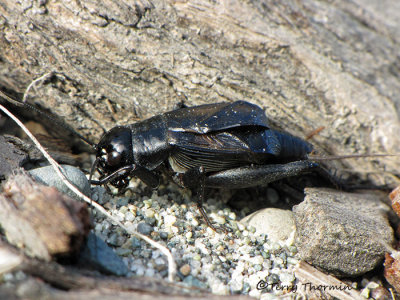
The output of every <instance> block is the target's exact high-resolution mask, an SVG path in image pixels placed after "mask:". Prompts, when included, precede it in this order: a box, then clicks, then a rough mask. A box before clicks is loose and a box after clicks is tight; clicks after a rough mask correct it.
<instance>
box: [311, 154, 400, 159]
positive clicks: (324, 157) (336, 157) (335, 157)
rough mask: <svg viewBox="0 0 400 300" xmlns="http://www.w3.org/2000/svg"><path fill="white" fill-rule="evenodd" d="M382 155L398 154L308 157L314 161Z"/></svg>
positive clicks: (379, 155)
mask: <svg viewBox="0 0 400 300" xmlns="http://www.w3.org/2000/svg"><path fill="white" fill-rule="evenodd" d="M382 156H397V155H396V154H350V155H334V156H316V155H312V154H311V155H308V156H307V159H308V160H312V161H324V160H337V159H347V158H362V157H382Z"/></svg>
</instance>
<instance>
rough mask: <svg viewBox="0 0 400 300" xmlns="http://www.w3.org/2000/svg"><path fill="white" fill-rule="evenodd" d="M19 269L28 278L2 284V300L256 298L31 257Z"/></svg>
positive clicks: (239, 299)
mask: <svg viewBox="0 0 400 300" xmlns="http://www.w3.org/2000/svg"><path fill="white" fill-rule="evenodd" d="M8 248H9V247H8ZM13 252H15V251H13ZM17 270H20V271H23V272H24V273H25V274H26V278H24V279H23V280H20V281H15V282H14V283H13V284H8V285H2V286H0V298H1V299H15V298H20V299H99V297H101V298H102V299H211V300H219V299H235V300H236V299H237V300H241V299H243V300H244V299H252V298H250V297H247V296H218V295H212V294H210V293H208V292H207V291H205V290H202V289H199V288H194V287H187V286H184V285H182V284H176V283H170V282H167V281H165V280H156V279H154V278H147V277H132V278H121V277H113V276H104V275H100V274H98V273H95V272H91V271H88V270H82V269H79V268H76V267H71V266H69V267H67V266H61V265H59V264H57V263H55V262H43V261H39V260H37V259H31V258H27V257H25V258H24V259H23V260H22V261H21V262H20V263H19V265H18V267H17ZM37 278H39V279H41V280H37Z"/></svg>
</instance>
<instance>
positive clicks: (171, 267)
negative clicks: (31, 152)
mask: <svg viewBox="0 0 400 300" xmlns="http://www.w3.org/2000/svg"><path fill="white" fill-rule="evenodd" d="M0 109H1V110H2V111H3V112H4V113H5V114H6V115H8V116H9V117H10V118H11V119H12V120H13V121H14V122H15V123H17V125H18V126H19V127H21V128H22V130H23V131H24V132H25V133H26V135H27V136H28V137H29V138H30V139H31V140H32V141H33V143H34V144H35V145H36V147H37V148H38V149H39V150H40V152H42V154H43V155H44V157H45V158H46V159H47V160H48V161H49V163H50V164H51V165H52V167H53V169H54V170H55V172H56V173H57V175H58V176H59V177H60V178H61V180H62V181H63V182H64V184H65V185H66V186H67V187H68V188H69V189H70V190H72V191H73V192H74V193H75V194H76V195H77V196H78V197H79V198H81V199H82V200H84V201H85V202H86V203H88V204H89V205H91V206H92V207H94V208H95V209H96V210H97V211H99V212H100V213H101V214H103V215H104V216H105V217H107V218H108V219H110V220H111V221H112V222H114V223H115V224H117V225H118V226H120V227H121V228H123V229H124V230H125V231H126V232H128V233H129V234H131V235H134V236H136V237H138V238H140V239H142V240H144V241H146V242H147V243H149V244H150V245H152V246H153V247H155V248H157V249H158V250H160V251H161V252H162V253H163V254H164V255H165V256H166V257H167V259H168V280H169V281H171V282H172V281H173V279H174V277H175V274H176V264H175V261H174V259H173V257H172V254H171V252H170V251H169V250H168V249H167V248H166V247H164V246H163V245H161V244H159V243H157V242H156V241H153V240H152V239H150V238H149V237H147V236H145V235H143V234H140V233H139V232H137V231H134V230H131V229H129V228H127V227H126V226H125V225H124V224H122V223H121V222H120V221H118V220H117V219H116V218H115V217H113V216H112V215H111V214H110V213H109V212H108V211H107V210H106V209H105V208H104V207H103V206H101V205H100V204H98V203H96V202H95V201H93V200H92V199H90V198H89V197H87V196H85V195H84V194H82V193H81V191H79V190H78V189H77V188H76V187H75V186H74V185H73V184H72V183H71V182H70V181H69V180H68V179H67V178H66V177H65V175H64V174H63V169H62V168H61V166H60V165H59V164H58V163H57V162H56V161H55V160H54V159H53V158H52V157H51V156H50V155H49V154H48V153H47V151H46V150H45V149H44V148H43V147H42V145H41V144H40V143H39V141H38V140H37V139H36V138H35V137H34V135H33V134H32V133H31V132H30V131H29V130H28V128H26V127H25V125H24V124H22V122H21V121H20V120H18V118H17V117H15V116H14V115H13V114H12V113H11V112H10V111H8V110H7V109H6V108H5V107H4V106H3V105H1V104H0Z"/></svg>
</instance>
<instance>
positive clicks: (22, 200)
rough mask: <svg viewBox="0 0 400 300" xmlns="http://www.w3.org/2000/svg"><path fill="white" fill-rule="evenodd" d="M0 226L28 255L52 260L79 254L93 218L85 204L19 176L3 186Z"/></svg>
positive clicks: (12, 242) (13, 242) (22, 175)
mask: <svg viewBox="0 0 400 300" xmlns="http://www.w3.org/2000/svg"><path fill="white" fill-rule="evenodd" d="M0 225H1V227H2V228H3V230H4V233H5V235H6V237H7V240H8V241H9V242H10V243H11V244H13V245H15V246H16V247H19V248H22V249H24V252H25V253H26V254H27V255H29V256H32V257H37V258H40V259H42V260H45V261H50V260H51V259H54V258H65V257H69V256H73V255H76V254H77V253H79V251H80V248H81V246H82V244H83V242H84V241H85V238H86V236H87V234H88V232H89V229H90V218H89V212H88V208H87V205H86V204H83V203H80V202H77V201H75V200H72V199H71V198H69V197H67V196H65V195H63V194H62V193H61V192H59V191H58V190H57V189H56V188H54V187H47V186H43V185H40V184H37V183H36V182H34V181H33V180H32V179H31V178H30V177H29V176H28V175H26V174H24V173H20V174H16V175H13V176H10V178H9V179H8V180H7V182H6V183H5V184H4V186H3V193H1V194H0Z"/></svg>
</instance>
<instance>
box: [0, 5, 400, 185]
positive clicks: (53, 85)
mask: <svg viewBox="0 0 400 300" xmlns="http://www.w3.org/2000/svg"><path fill="white" fill-rule="evenodd" d="M398 6H399V5H398V3H397V2H395V1H392V2H388V3H386V4H385V5H381V2H380V1H378V0H374V1H369V2H368V3H366V2H360V3H356V2H352V3H347V2H346V3H342V2H321V1H318V2H317V1H302V2H295V1H290V0H285V1H280V2H279V3H277V2H274V1H269V0H265V1H256V2H243V1H218V2H209V1H204V0H197V1H187V2H186V1H158V0H154V1H147V0H136V1H116V0H103V1H83V2H76V1H69V2H65V1H39V2H15V1H11V0H5V1H2V6H1V7H0V20H1V22H0V27H1V31H0V32H1V33H0V49H2V51H1V53H0V66H1V68H0V70H1V71H0V87H1V88H2V89H5V90H7V91H8V92H10V93H13V94H14V95H16V94H17V93H22V92H24V91H25V89H26V88H27V86H28V85H29V84H30V83H32V81H33V80H34V79H37V78H41V79H40V80H38V81H37V82H35V84H34V85H32V86H31V88H30V89H29V93H28V97H27V98H28V99H29V100H31V101H34V102H35V103H37V104H40V105H41V106H43V107H44V108H47V109H49V110H51V112H53V113H54V114H56V115H57V116H59V117H60V118H61V119H62V120H65V122H67V123H68V124H69V125H71V126H72V127H73V128H75V129H76V130H77V131H79V132H81V133H82V134H83V135H85V136H87V137H88V138H89V139H91V140H93V141H97V140H98V138H99V136H100V135H101V134H102V133H103V132H104V130H107V129H110V128H111V127H113V126H115V125H116V124H127V123H131V122H133V121H135V120H137V119H138V118H144V117H149V116H151V115H154V114H157V113H160V112H164V111H166V110H169V109H172V108H174V107H175V106H176V104H177V103H180V102H182V101H183V102H184V103H185V104H186V105H195V104H200V103H209V102H220V101H234V100H238V99H244V100H248V101H251V102H253V103H256V104H259V105H261V106H263V107H264V108H265V109H266V113H267V114H268V116H269V118H270V120H271V123H272V125H274V126H275V127H278V129H279V128H281V129H285V130H287V131H289V132H291V133H293V134H296V135H298V136H300V137H305V136H306V135H307V134H309V133H310V132H312V131H313V130H315V129H318V128H320V127H321V126H324V127H325V129H324V130H323V131H321V132H320V133H319V134H317V135H315V136H314V137H313V140H312V142H313V143H314V144H315V145H316V146H317V147H318V148H320V149H322V150H324V151H325V152H326V153H333V154H345V153H346V154H349V153H399V152H400V148H399V145H400V143H399V139H400V136H399V135H398V134H397V133H398V132H399V130H400V122H399V119H398V115H399V108H400V96H399V95H400V79H399V76H398V74H399V63H398V49H399V43H400V37H399V35H398V32H399V30H400V18H399V15H398V12H399V11H400V8H399V7H398ZM399 162H400V160H399V158H397V157H386V158H379V159H376V160H371V159H361V161H360V160H354V159H352V160H346V161H343V162H341V163H340V164H345V165H346V167H347V168H349V169H350V170H351V172H360V173H368V174H369V173H371V172H372V175H371V178H370V179H373V180H374V181H375V182H376V183H382V181H383V179H382V177H384V175H391V174H397V173H398V170H397V167H396V166H397V165H398V163H399ZM338 166H339V167H340V165H338ZM342 166H343V165H342ZM383 171H385V172H387V173H383ZM374 172H378V173H379V175H381V176H380V177H379V178H378V177H377V175H376V174H375V173H374ZM386 177H387V178H386V179H388V178H389V177H390V176H386ZM392 179H393V178H392Z"/></svg>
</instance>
